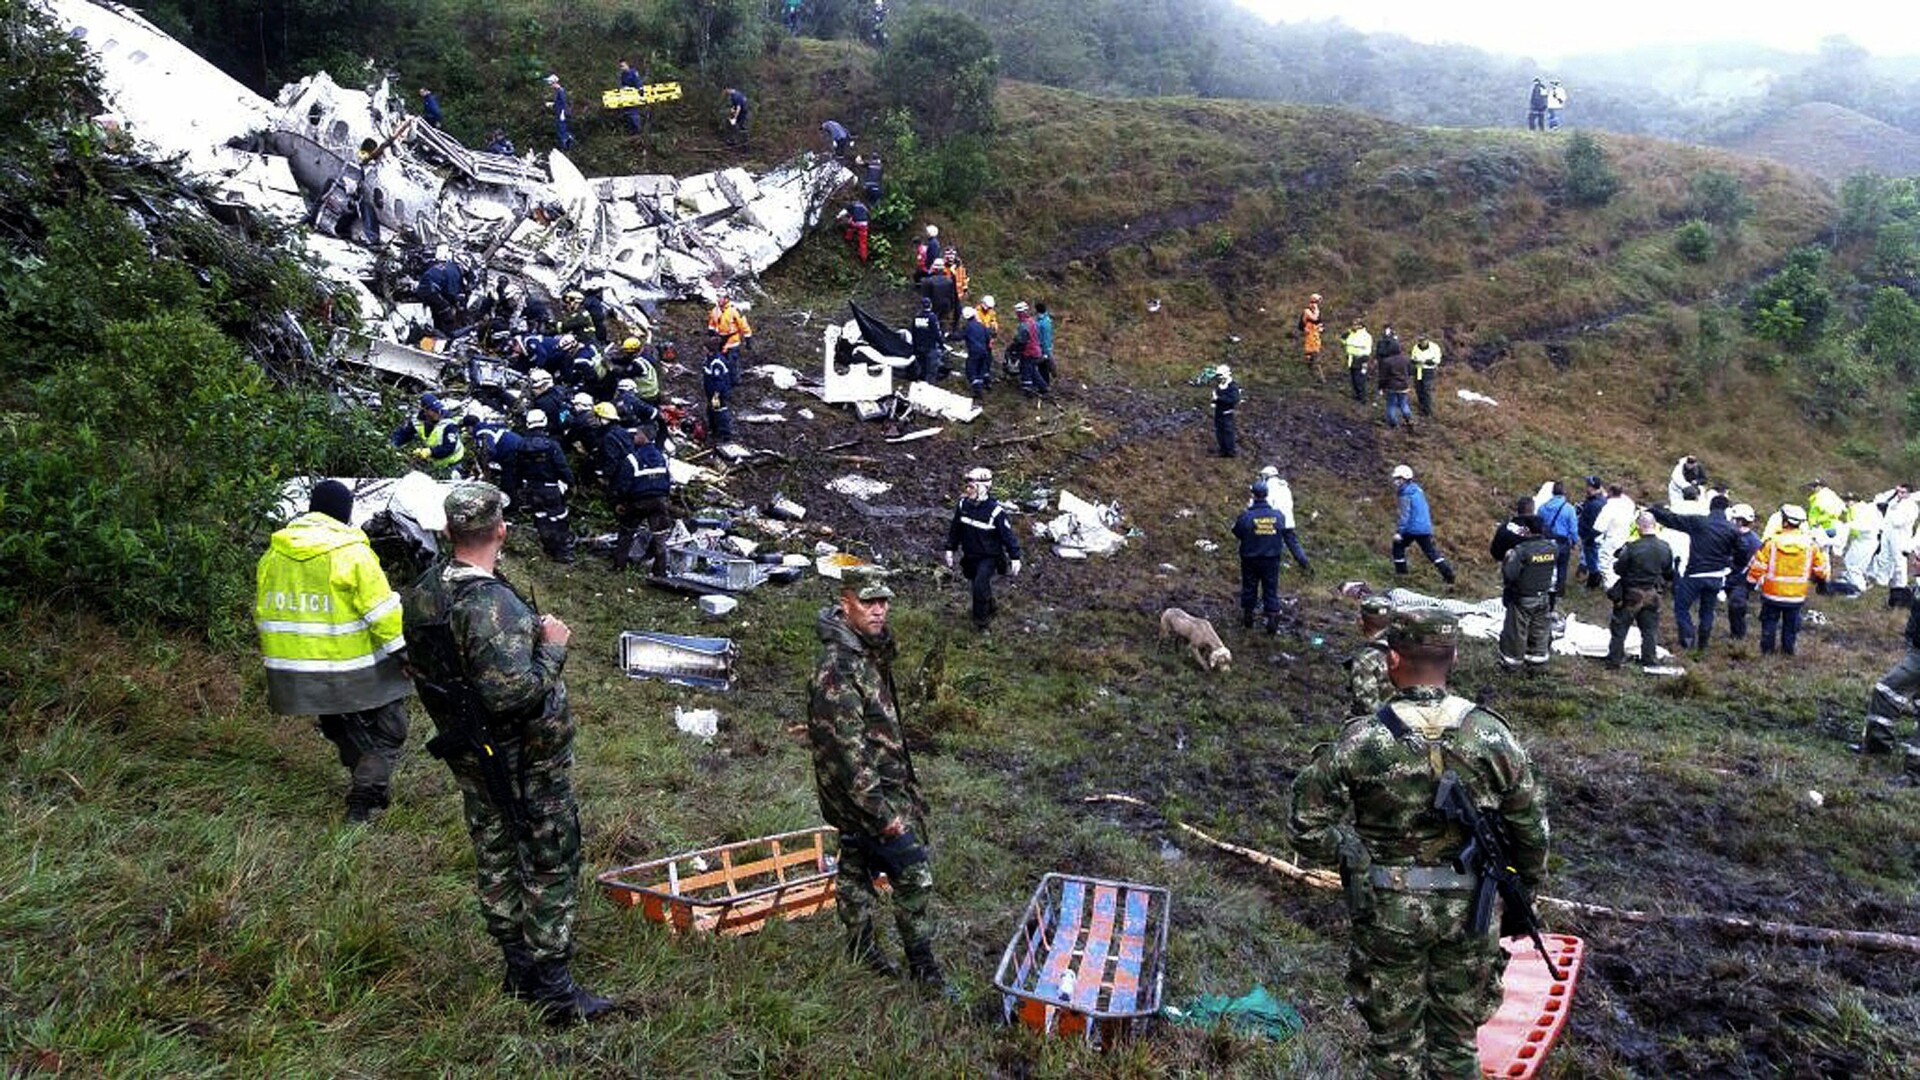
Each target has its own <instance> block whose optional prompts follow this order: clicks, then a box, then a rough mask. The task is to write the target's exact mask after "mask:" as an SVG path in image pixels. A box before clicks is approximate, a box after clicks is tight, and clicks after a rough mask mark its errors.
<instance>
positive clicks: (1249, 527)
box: [1233, 499, 1287, 559]
mask: <svg viewBox="0 0 1920 1080" xmlns="http://www.w3.org/2000/svg"><path fill="white" fill-rule="evenodd" d="M1286 527H1287V523H1286V521H1285V520H1284V519H1282V518H1281V517H1280V511H1278V510H1275V509H1274V508H1273V507H1272V506H1270V505H1268V503H1267V500H1265V499H1255V500H1254V501H1253V505H1252V506H1249V507H1247V508H1246V509H1245V510H1243V511H1241V513H1240V520H1238V521H1236V522H1234V523H1233V535H1234V536H1236V537H1238V538H1239V540H1240V557H1241V558H1243V559H1277V558H1279V557H1280V556H1281V555H1283V554H1285V553H1286V547H1285V545H1284V543H1283V542H1282V541H1281V538H1280V533H1281V531H1282V530H1284V529H1285V528H1286Z"/></svg>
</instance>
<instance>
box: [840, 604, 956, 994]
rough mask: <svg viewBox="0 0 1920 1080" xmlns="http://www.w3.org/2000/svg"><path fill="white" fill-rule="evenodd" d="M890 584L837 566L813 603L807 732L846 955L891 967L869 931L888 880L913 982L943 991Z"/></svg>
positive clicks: (923, 808)
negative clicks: (814, 643)
mask: <svg viewBox="0 0 1920 1080" xmlns="http://www.w3.org/2000/svg"><path fill="white" fill-rule="evenodd" d="M892 600H893V590H892V589H890V588H888V587H887V586H886V583H885V574H884V572H883V571H879V570H878V569H877V568H869V567H852V568H849V569H847V570H844V571H842V572H841V578H840V588H839V600H838V602H837V603H834V604H830V605H828V606H827V607H825V608H822V609H821V611H820V619H819V623H818V624H817V629H818V631H819V634H820V645H821V648H820V661H819V663H818V664H817V665H815V667H814V672H813V679H812V681H811V683H810V684H809V685H808V692H807V738H808V741H809V742H810V743H811V744H812V747H813V782H814V788H815V790H816V791H818V793H819V795H820V813H821V815H822V816H823V817H825V818H826V820H827V824H829V825H832V826H833V827H834V828H836V829H838V830H840V867H839V872H838V874H837V875H836V877H835V879H834V889H835V895H836V897H837V899H836V906H837V907H838V909H839V912H840V922H841V923H842V924H843V925H844V926H845V927H846V928H847V953H848V955H849V956H850V957H852V958H853V959H854V960H857V961H860V962H862V963H864V964H866V965H867V966H868V967H870V968H872V969H874V970H875V971H878V972H880V973H881V974H883V975H889V976H897V975H898V974H899V969H897V968H896V967H894V965H893V962H892V961H890V960H888V959H887V957H886V955H885V954H884V953H883V952H881V950H880V947H879V943H878V942H877V940H876V939H875V937H874V930H873V908H874V904H875V903H876V902H877V901H878V899H879V897H878V895H877V894H876V893H875V891H874V887H873V879H874V877H875V876H876V875H878V874H885V875H886V876H887V880H888V881H889V882H890V883H891V884H892V886H893V917H894V922H895V923H896V924H898V926H899V928H900V940H901V942H902V944H904V945H905V946H906V954H907V963H908V966H909V968H910V970H911V973H912V975H913V978H914V980H915V981H917V982H919V983H922V984H924V985H926V986H927V987H929V988H931V989H934V990H937V991H945V989H946V979H945V977H944V976H943V974H942V973H941V970H940V964H939V962H938V961H936V960H935V959H934V955H933V938H934V919H933V867H932V864H931V863H930V862H929V860H928V852H927V847H926V839H927V819H926V814H927V804H926V800H925V799H923V798H922V797H921V795H920V786H919V783H918V781H917V780H916V779H915V778H914V775H913V759H912V758H911V757H909V756H908V754H907V746H906V740H905V738H904V736H903V735H902V734H901V730H900V704H899V697H898V696H897V695H896V694H895V692H894V687H893V660H894V655H895V653H896V651H897V647H896V646H895V644H894V639H893V633H892V631H890V630H888V629H887V614H888V609H889V607H890V605H891V601H892Z"/></svg>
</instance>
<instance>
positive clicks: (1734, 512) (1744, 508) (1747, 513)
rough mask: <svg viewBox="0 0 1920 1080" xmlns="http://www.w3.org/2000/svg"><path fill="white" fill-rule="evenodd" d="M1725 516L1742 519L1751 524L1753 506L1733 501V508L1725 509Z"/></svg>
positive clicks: (1735, 519) (1736, 519) (1737, 519)
mask: <svg viewBox="0 0 1920 1080" xmlns="http://www.w3.org/2000/svg"><path fill="white" fill-rule="evenodd" d="M1727 517H1729V518H1731V519H1732V520H1734V521H1744V522H1746V523H1747V524H1749V525H1751V524H1753V507H1751V506H1748V505H1747V504H1746V503H1734V504H1733V508H1732V509H1730V510H1728V511H1727Z"/></svg>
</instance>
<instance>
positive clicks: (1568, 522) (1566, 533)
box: [1539, 495, 1580, 544]
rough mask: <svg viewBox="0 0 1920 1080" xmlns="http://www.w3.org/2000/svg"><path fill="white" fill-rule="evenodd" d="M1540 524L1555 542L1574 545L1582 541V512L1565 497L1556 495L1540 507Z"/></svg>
mask: <svg viewBox="0 0 1920 1080" xmlns="http://www.w3.org/2000/svg"><path fill="white" fill-rule="evenodd" d="M1539 512H1540V524H1541V525H1542V526H1544V527H1545V528H1546V530H1547V533H1546V534H1547V535H1548V536H1551V537H1553V538H1554V539H1555V540H1559V541H1564V542H1565V543H1567V544H1572V543H1573V542H1574V541H1576V540H1578V539H1580V511H1579V510H1577V509H1575V508H1574V505H1573V504H1572V503H1570V502H1568V501H1567V497H1566V496H1565V495H1555V496H1554V497H1553V498H1551V499H1548V500H1547V501H1546V504H1545V505H1543V506H1541V507H1540V511H1539Z"/></svg>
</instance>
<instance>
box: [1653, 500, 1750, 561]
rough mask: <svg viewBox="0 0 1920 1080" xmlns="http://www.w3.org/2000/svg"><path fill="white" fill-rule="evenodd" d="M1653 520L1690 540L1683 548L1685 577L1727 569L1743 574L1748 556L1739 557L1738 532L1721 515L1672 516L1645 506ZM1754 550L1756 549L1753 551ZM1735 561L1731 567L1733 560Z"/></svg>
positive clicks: (1671, 513) (1668, 511)
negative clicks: (1677, 531)
mask: <svg viewBox="0 0 1920 1080" xmlns="http://www.w3.org/2000/svg"><path fill="white" fill-rule="evenodd" d="M1648 509H1649V510H1651V511H1652V512H1653V519H1654V520H1655V521H1658V522H1659V523H1660V524H1662V525H1665V526H1667V527H1668V528H1670V529H1679V530H1680V531H1681V532H1683V533H1686V534H1687V535H1688V536H1690V537H1692V538H1693V540H1692V543H1690V544H1688V545H1687V566H1686V571H1685V572H1686V574H1687V576H1688V577H1693V576H1694V575H1697V574H1719V573H1723V572H1725V571H1728V570H1734V571H1739V572H1745V570H1746V568H1747V562H1748V560H1750V559H1752V558H1753V556H1752V555H1751V554H1748V555H1747V557H1746V558H1745V559H1741V558H1740V530H1739V529H1738V528H1737V527H1735V525H1734V524H1733V522H1731V521H1728V520H1727V515H1726V514H1725V513H1718V514H1676V513H1674V512H1673V511H1672V510H1670V509H1668V508H1667V507H1664V506H1652V507H1648ZM1756 550H1758V549H1756ZM1735 559H1739V560H1740V561H1739V564H1738V565H1735V562H1734V560H1735Z"/></svg>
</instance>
